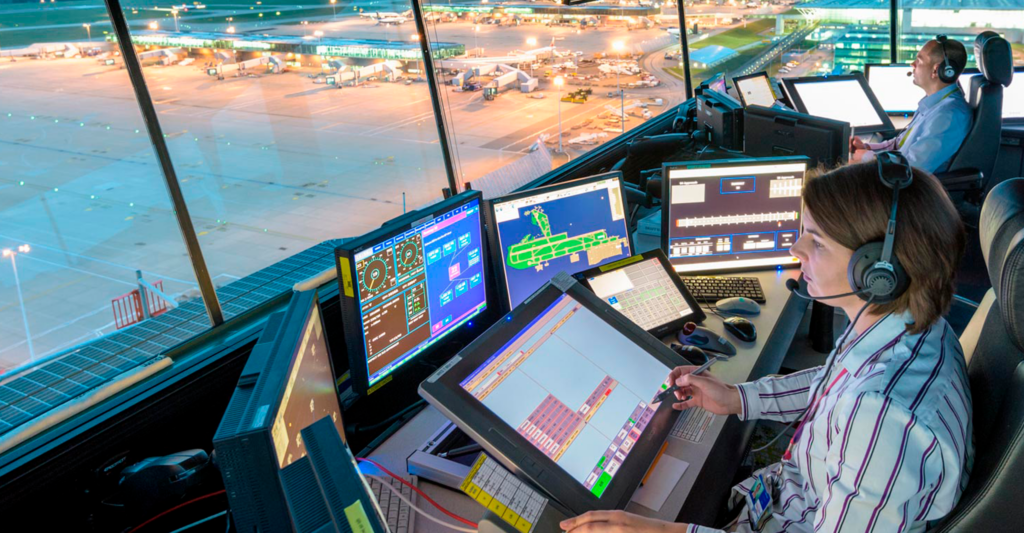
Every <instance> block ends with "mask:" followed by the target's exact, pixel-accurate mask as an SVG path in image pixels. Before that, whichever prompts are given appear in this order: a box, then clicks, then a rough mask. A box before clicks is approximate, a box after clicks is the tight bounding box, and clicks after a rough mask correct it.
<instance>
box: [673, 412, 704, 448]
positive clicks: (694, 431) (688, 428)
mask: <svg viewBox="0 0 1024 533" xmlns="http://www.w3.org/2000/svg"><path fill="white" fill-rule="evenodd" d="M714 420H715V414H714V413H711V412H708V411H705V410H703V409H701V408H699V407H691V408H689V409H687V410H685V411H683V412H682V413H680V414H679V418H678V419H676V423H675V425H674V426H672V431H670V432H669V435H670V436H672V437H675V438H677V439H683V440H688V441H690V442H700V441H702V440H704V433H706V432H707V430H708V427H709V426H710V425H711V422H714Z"/></svg>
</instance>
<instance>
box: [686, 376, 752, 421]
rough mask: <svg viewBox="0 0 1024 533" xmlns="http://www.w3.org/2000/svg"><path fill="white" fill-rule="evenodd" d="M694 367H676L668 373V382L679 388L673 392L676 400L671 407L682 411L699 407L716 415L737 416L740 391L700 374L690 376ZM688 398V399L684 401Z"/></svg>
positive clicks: (740, 407) (716, 379)
mask: <svg viewBox="0 0 1024 533" xmlns="http://www.w3.org/2000/svg"><path fill="white" fill-rule="evenodd" d="M697 368H698V367H696V366H677V367H675V368H674V369H673V370H672V372H671V373H669V375H668V377H669V380H671V381H672V383H674V384H675V385H678V386H679V390H677V391H676V392H675V395H676V399H677V400H679V401H678V402H676V403H673V404H672V407H673V408H675V409H677V410H679V411H682V410H683V409H689V408H691V407H700V408H702V409H704V410H706V411H710V412H712V413H715V414H717V415H738V414H740V412H741V411H742V409H743V407H742V405H741V403H740V391H739V389H738V388H736V386H735V385H729V384H728V383H725V382H723V381H722V380H720V379H718V378H716V377H714V376H712V375H709V374H707V373H702V374H699V375H696V376H694V375H692V374H691V372H693V371H694V370H697ZM687 397H690V398H689V399H686V398H687Z"/></svg>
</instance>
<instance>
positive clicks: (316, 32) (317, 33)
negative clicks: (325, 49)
mask: <svg viewBox="0 0 1024 533" xmlns="http://www.w3.org/2000/svg"><path fill="white" fill-rule="evenodd" d="M313 35H315V36H317V37H323V36H324V32H322V31H320V30H316V31H314V32H313Z"/></svg>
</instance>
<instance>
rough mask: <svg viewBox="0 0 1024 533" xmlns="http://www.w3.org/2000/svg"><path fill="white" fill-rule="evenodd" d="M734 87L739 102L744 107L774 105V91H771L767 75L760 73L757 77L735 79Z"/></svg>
mask: <svg viewBox="0 0 1024 533" xmlns="http://www.w3.org/2000/svg"><path fill="white" fill-rule="evenodd" d="M734 83H735V85H736V92H737V93H738V94H739V95H740V100H741V101H742V102H743V105H744V106H748V105H759V106H764V107H771V106H773V105H775V100H777V98H776V96H775V91H774V90H772V84H771V82H770V81H768V75H767V74H765V73H763V72H762V73H761V74H760V75H757V76H751V77H748V78H742V79H740V78H737V79H736V81H735V82H734Z"/></svg>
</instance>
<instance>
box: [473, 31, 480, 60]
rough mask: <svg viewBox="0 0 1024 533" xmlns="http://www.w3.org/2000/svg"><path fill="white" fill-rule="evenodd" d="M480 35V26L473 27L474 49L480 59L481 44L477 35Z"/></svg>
mask: <svg viewBox="0 0 1024 533" xmlns="http://www.w3.org/2000/svg"><path fill="white" fill-rule="evenodd" d="M479 34H480V25H479V24H477V25H476V26H474V27H473V48H474V50H475V51H476V53H477V57H480V43H479V42H478V41H477V35H479Z"/></svg>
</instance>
